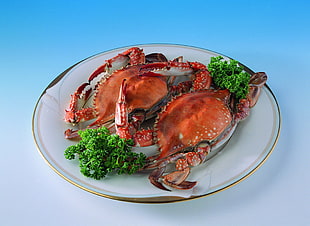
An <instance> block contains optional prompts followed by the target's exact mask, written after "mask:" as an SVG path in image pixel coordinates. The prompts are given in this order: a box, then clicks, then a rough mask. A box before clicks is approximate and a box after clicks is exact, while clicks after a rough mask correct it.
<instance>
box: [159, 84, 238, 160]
mask: <svg viewBox="0 0 310 226" xmlns="http://www.w3.org/2000/svg"><path fill="white" fill-rule="evenodd" d="M229 97H230V92H229V91H228V90H200V91H195V92H192V93H186V94H183V95H181V96H178V97H177V98H175V99H174V100H173V101H171V102H170V103H169V104H168V105H167V106H166V108H165V109H164V110H163V111H162V112H161V113H160V114H159V115H158V118H157V122H156V125H155V131H156V134H157V143H158V145H159V147H160V151H161V153H160V155H159V156H158V158H157V159H163V158H165V157H168V156H171V155H173V154H175V153H177V152H179V151H181V150H184V149H186V148H188V147H194V146H195V145H197V144H199V143H200V142H202V141H209V142H212V141H215V140H217V139H220V138H221V134H223V133H224V131H226V130H228V129H229V128H231V124H232V121H233V116H232V113H231V111H230V108H229V106H228V104H227V103H228V101H229Z"/></svg>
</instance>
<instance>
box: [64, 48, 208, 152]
mask: <svg viewBox="0 0 310 226" xmlns="http://www.w3.org/2000/svg"><path fill="white" fill-rule="evenodd" d="M205 68H206V67H205V65H203V64H200V63H197V62H179V61H178V60H173V61H166V59H165V57H164V56H163V55H162V54H155V55H154V54H150V55H148V57H147V60H146V57H145V55H144V53H143V50H142V49H139V48H136V47H134V48H130V49H128V50H126V51H124V52H123V53H121V54H119V55H117V56H116V57H114V58H112V59H110V60H107V61H106V63H105V64H103V65H102V66H100V67H99V68H98V69H96V70H95V71H94V72H93V73H92V74H91V75H90V76H89V79H88V82H85V83H84V84H82V85H81V86H80V87H78V89H77V90H76V91H75V93H74V94H73V95H72V96H71V101H70V105H69V107H68V108H67V109H66V112H65V121H66V122H69V123H72V124H73V125H75V124H78V123H80V122H83V121H88V120H91V119H95V121H94V122H92V123H90V124H89V125H88V127H87V128H94V127H100V126H106V125H108V123H110V125H109V126H108V127H109V128H113V125H114V123H113V122H114V118H115V104H116V103H117V100H118V93H119V90H120V87H121V84H122V83H123V81H124V80H126V84H127V89H126V107H127V109H126V111H127V112H128V114H131V117H130V119H131V122H132V123H133V124H135V125H134V126H135V127H138V125H139V124H140V123H141V122H143V121H144V119H145V114H144V113H141V111H142V112H145V113H146V117H147V116H149V115H152V114H153V113H154V112H156V111H157V110H158V109H159V108H160V106H161V103H165V101H164V100H167V99H169V98H170V96H171V95H172V93H176V92H178V90H180V89H185V88H186V86H187V84H188V83H182V84H180V85H179V86H177V87H175V86H172V81H173V79H168V77H171V76H182V75H191V76H193V77H194V79H193V81H194V84H199V85H200V86H201V85H205V86H209V84H208V81H209V80H208V79H209V77H210V76H209V74H208V73H207V70H206V69H205ZM96 81H98V82H96ZM136 110H138V111H136ZM136 112H137V113H136ZM111 122H112V123H111ZM146 133H148V131H146ZM65 136H66V138H74V137H77V136H78V134H77V131H73V130H71V129H68V130H66V132H65ZM135 140H136V141H137V144H140V145H142V146H143V145H145V144H143V140H138V139H135ZM147 144H148V141H147ZM147 144H146V145H147Z"/></svg>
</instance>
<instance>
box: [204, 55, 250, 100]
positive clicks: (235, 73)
mask: <svg viewBox="0 0 310 226" xmlns="http://www.w3.org/2000/svg"><path fill="white" fill-rule="evenodd" d="M223 59H224V58H223V57H222V56H217V57H211V61H210V63H209V65H208V70H209V71H210V73H211V76H212V78H213V83H214V84H215V85H216V86H217V87H218V88H221V89H228V90H229V91H230V92H231V93H234V94H235V95H236V98H237V99H243V98H246V95H247V94H248V92H249V81H250V77H251V75H250V74H249V73H247V72H245V71H244V69H243V67H242V66H240V65H239V64H238V61H236V60H233V59H231V60H230V62H228V61H225V60H223Z"/></svg>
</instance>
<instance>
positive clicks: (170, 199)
mask: <svg viewBox="0 0 310 226" xmlns="http://www.w3.org/2000/svg"><path fill="white" fill-rule="evenodd" d="M156 46H158V47H164V46H170V47H178V48H184V47H185V48H190V49H194V50H199V51H201V50H202V51H207V52H210V53H214V54H218V55H221V56H224V57H227V58H229V59H233V58H231V57H228V56H226V55H224V54H221V53H219V52H216V51H212V50H209V49H206V48H201V47H196V46H191V45H183V44H169V43H149V44H137V45H128V46H123V47H118V48H113V49H109V50H107V51H102V52H99V53H97V54H93V55H91V56H89V57H86V58H84V59H83V60H80V61H79V62H77V63H75V64H73V65H72V66H70V67H69V68H67V69H66V70H64V71H63V72H62V73H60V74H59V75H58V76H56V78H55V79H54V80H52V81H51V82H50V83H49V85H48V86H47V87H46V88H45V89H44V90H43V92H42V93H41V95H40V96H39V98H38V100H37V102H36V104H35V108H34V111H33V114H32V135H33V138H34V142H35V144H36V147H37V150H38V152H39V154H40V155H41V157H42V158H43V159H44V160H45V162H46V163H47V164H48V165H49V167H51V168H52V169H53V171H54V172H56V173H57V174H58V175H59V176H61V177H62V178H63V179H65V180H66V181H68V182H70V183H71V184H73V185H75V186H76V187H78V188H81V189H82V190H85V191H87V192H90V193H92V194H95V195H98V196H101V197H105V198H109V199H113V200H118V201H124V202H132V203H144V204H160V203H174V202H182V201H189V200H193V199H198V198H202V197H207V196H211V195H213V194H216V193H219V192H221V191H224V190H226V189H228V188H231V187H233V186H235V185H237V184H239V183H240V182H242V181H244V180H245V179H247V178H248V177H249V176H251V175H252V174H253V173H254V172H256V171H257V170H258V169H259V168H260V167H261V166H262V165H263V164H264V163H265V162H266V161H267V159H268V158H269V157H270V155H271V154H272V152H273V151H274V149H275V146H276V144H277V142H278V140H279V137H280V133H281V125H282V116H281V111H280V106H279V103H278V101H277V98H276V96H275V94H274V93H273V92H272V90H271V88H270V87H269V86H268V85H267V84H265V85H264V87H265V88H266V89H267V91H268V92H269V93H270V95H271V97H272V99H273V101H274V103H275V107H276V110H277V112H276V113H277V115H278V120H279V122H278V125H277V129H276V131H275V133H276V135H275V138H274V142H273V144H272V146H271V147H270V150H269V151H268V153H267V154H266V156H264V158H263V159H262V160H260V162H259V163H257V165H255V167H254V168H253V169H252V170H250V171H249V172H247V173H246V174H245V175H243V176H242V177H241V178H239V179H237V180H236V181H234V182H232V183H229V184H228V185H226V186H224V187H221V188H219V189H216V190H214V191H212V192H209V193H206V194H201V195H197V196H190V197H181V196H154V197H121V196H116V195H109V194H104V193H100V192H97V191H94V190H92V189H89V188H87V187H86V186H82V185H81V184H78V183H77V182H75V181H73V180H72V179H70V178H68V177H66V176H65V175H63V174H62V173H61V172H59V170H57V169H56V167H55V166H54V165H53V164H52V163H51V162H50V161H49V160H48V159H47V158H46V156H45V155H44V153H43V152H42V150H41V148H40V145H39V141H38V139H39V138H37V136H36V132H35V124H36V122H35V118H36V112H37V109H38V106H39V103H40V100H41V98H42V97H43V95H44V94H45V93H46V91H47V90H48V89H49V88H51V87H53V86H54V85H56V84H57V83H58V82H59V81H60V80H61V79H62V78H63V77H64V76H65V75H66V74H67V73H68V72H70V71H71V69H73V68H74V67H75V66H77V65H79V64H80V63H82V62H84V61H86V60H88V59H91V58H92V57H96V56H99V55H101V54H106V53H109V52H114V51H117V50H121V49H125V48H130V47H140V48H143V47H156ZM240 64H241V65H242V66H243V67H244V69H245V71H247V72H249V73H250V74H253V73H254V71H252V70H251V69H250V68H249V67H247V66H246V65H244V64H242V63H240Z"/></svg>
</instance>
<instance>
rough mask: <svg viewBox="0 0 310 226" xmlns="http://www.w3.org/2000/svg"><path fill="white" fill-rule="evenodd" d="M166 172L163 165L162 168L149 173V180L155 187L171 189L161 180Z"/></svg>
mask: <svg viewBox="0 0 310 226" xmlns="http://www.w3.org/2000/svg"><path fill="white" fill-rule="evenodd" d="M164 172H165V167H161V168H158V169H156V170H154V171H153V172H152V173H151V174H150V175H149V180H150V182H151V183H152V184H153V185H154V186H155V187H157V188H159V189H162V190H165V191H171V190H169V189H168V188H166V187H165V186H164V185H162V183H160V182H159V179H160V178H161V177H162V175H163V173H164Z"/></svg>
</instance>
